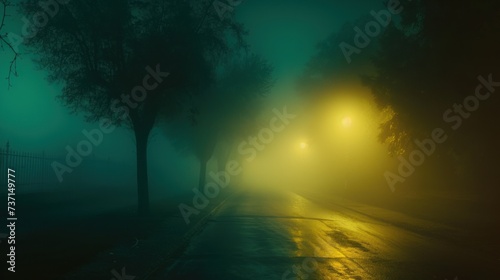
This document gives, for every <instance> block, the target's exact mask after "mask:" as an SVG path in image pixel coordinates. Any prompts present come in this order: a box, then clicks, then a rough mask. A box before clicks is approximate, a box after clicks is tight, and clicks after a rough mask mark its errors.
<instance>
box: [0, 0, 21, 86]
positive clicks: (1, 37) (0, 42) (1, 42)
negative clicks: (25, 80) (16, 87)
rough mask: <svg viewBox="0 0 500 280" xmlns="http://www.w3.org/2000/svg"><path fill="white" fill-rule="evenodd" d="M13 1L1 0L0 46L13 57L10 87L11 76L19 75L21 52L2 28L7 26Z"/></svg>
mask: <svg viewBox="0 0 500 280" xmlns="http://www.w3.org/2000/svg"><path fill="white" fill-rule="evenodd" d="M12 6H13V5H12V3H11V2H10V1H8V0H0V48H1V49H2V50H6V49H7V50H8V51H9V52H11V55H12V59H11V61H10V65H9V72H8V74H7V83H8V87H9V88H10V87H11V86H12V84H11V78H12V75H17V69H16V61H17V58H18V56H19V53H18V52H17V50H16V49H15V48H14V46H13V45H12V44H11V42H10V41H9V39H8V34H7V33H3V31H2V29H4V27H5V21H6V19H7V17H8V16H9V14H8V10H9V8H10V7H12Z"/></svg>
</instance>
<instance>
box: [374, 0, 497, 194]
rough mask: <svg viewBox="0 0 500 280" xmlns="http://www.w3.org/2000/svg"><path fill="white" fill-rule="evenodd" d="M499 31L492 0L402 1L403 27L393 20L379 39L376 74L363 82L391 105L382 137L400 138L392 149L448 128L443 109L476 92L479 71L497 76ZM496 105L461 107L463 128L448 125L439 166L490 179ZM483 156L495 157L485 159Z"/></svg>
mask: <svg viewBox="0 0 500 280" xmlns="http://www.w3.org/2000/svg"><path fill="white" fill-rule="evenodd" d="M499 30H500V4H499V3H498V2H495V1H472V0H461V1H456V2H454V3H453V5H446V4H444V3H441V2H436V1H429V0H419V1H412V2H411V3H407V6H406V8H405V12H404V13H402V18H401V25H400V26H398V25H391V26H390V27H389V28H388V29H387V31H386V32H385V33H384V35H383V36H381V37H380V41H379V43H380V49H379V52H378V53H377V55H376V56H374V57H373V62H374V65H375V67H376V73H377V74H376V75H371V76H369V77H367V78H366V80H365V81H366V83H367V85H369V86H370V87H371V88H372V90H373V93H374V95H375V97H376V100H377V102H378V104H379V105H380V106H381V107H387V106H390V107H391V108H392V109H393V110H394V117H393V118H391V119H390V120H389V121H387V122H386V123H384V124H383V125H382V127H381V128H382V130H381V135H380V136H381V137H380V139H381V140H382V141H383V142H394V140H395V139H396V140H399V141H400V143H399V144H398V145H393V146H392V148H393V149H401V150H403V151H404V150H406V151H411V150H413V148H415V147H414V144H413V141H412V140H411V139H415V138H419V139H422V138H424V137H429V134H430V132H431V131H432V130H433V129H435V128H436V127H443V126H450V124H445V123H444V121H443V120H445V119H446V117H445V114H444V113H445V112H446V111H447V110H448V109H453V110H454V108H453V106H454V104H457V105H459V106H464V102H465V98H466V97H470V96H474V94H475V92H476V88H477V86H478V85H479V84H480V81H479V80H478V76H482V77H484V78H485V79H486V80H487V79H488V76H489V75H490V74H491V77H492V79H493V80H494V81H499V80H500V71H499V69H500V68H499V67H498V65H499V63H500V57H499V56H498V55H497V53H498V49H499V48H500V42H499V41H498V40H497V39H496V38H497V37H498V35H499V33H500V32H499ZM487 90H488V89H483V93H485V92H487ZM498 104H499V100H498V99H497V98H494V97H491V98H489V99H488V100H485V101H481V102H480V104H479V107H480V108H483V109H481V111H480V112H467V110H465V109H464V110H465V114H464V117H460V118H461V120H460V124H461V125H460V129H458V127H457V129H448V130H447V132H449V136H450V137H449V139H448V140H447V142H446V143H445V144H444V146H445V148H442V149H439V151H438V155H439V156H441V157H442V158H443V160H444V164H443V166H446V165H448V166H455V167H456V168H455V169H456V170H458V169H461V170H468V172H469V175H473V176H474V177H477V174H481V176H479V177H481V178H487V179H485V180H484V181H488V180H489V182H488V183H487V184H491V182H492V180H490V179H492V178H493V174H494V171H493V166H495V165H496V164H493V162H496V159H497V158H498V152H496V150H497V149H493V147H496V145H498V141H499V140H500V139H499V133H498V130H497V129H496V128H495V127H492V126H491V121H492V120H497V119H498V117H499V113H498V110H497V109H496V108H495V107H496V106H498ZM474 111H475V110H474ZM469 114H471V115H469ZM472 114H473V116H472ZM453 115H458V114H455V113H453ZM454 122H455V121H454ZM457 122H458V120H457ZM466 123H467V125H465V124H466ZM462 124H464V125H463V126H462ZM495 154H496V155H497V156H493V155H495ZM488 157H489V158H490V159H492V162H488V161H485V159H486V158H488ZM477 162H483V163H484V164H477ZM488 170H489V171H488ZM487 173H489V175H488V174H487ZM462 175H463V174H462ZM473 184H474V185H478V183H477V181H475V182H473ZM483 185H484V184H483Z"/></svg>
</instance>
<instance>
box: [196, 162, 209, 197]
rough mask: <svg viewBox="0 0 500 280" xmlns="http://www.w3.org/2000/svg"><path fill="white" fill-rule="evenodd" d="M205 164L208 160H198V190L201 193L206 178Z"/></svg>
mask: <svg viewBox="0 0 500 280" xmlns="http://www.w3.org/2000/svg"><path fill="white" fill-rule="evenodd" d="M207 163H208V160H206V159H200V179H199V181H198V189H199V190H200V192H202V193H203V191H204V190H205V180H206V178H207Z"/></svg>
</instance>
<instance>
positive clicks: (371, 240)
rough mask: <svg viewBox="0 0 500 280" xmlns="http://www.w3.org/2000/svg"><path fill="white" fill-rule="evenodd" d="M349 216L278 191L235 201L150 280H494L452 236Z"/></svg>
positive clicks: (395, 218) (385, 216) (401, 221)
mask: <svg viewBox="0 0 500 280" xmlns="http://www.w3.org/2000/svg"><path fill="white" fill-rule="evenodd" d="M357 208H359V209H356V204H354V203H353V204H349V206H347V207H346V206H345V205H340V204H336V205H332V204H330V205H328V206H321V205H320V204H318V203H316V202H314V201H311V200H309V199H307V198H305V197H303V196H300V195H298V194H296V193H291V192H285V191H283V192H278V191H276V192H271V193H270V192H265V191H247V192H244V193H240V194H239V195H237V196H236V197H235V198H233V199H231V200H228V202H227V203H226V204H225V205H224V206H223V207H222V208H221V209H220V211H219V212H218V213H217V214H216V215H215V217H213V219H211V220H210V221H209V222H208V223H207V225H206V227H205V229H204V230H203V231H202V232H201V233H200V234H199V235H198V236H195V237H194V238H193V239H192V240H191V242H190V245H189V246H188V248H187V249H186V250H185V251H184V252H183V254H182V256H181V257H180V258H179V259H178V260H177V261H176V262H175V263H173V264H170V266H169V267H168V268H166V269H164V270H163V272H161V273H159V274H157V275H156V277H153V278H151V279H455V275H460V276H461V277H462V278H459V279H480V277H482V276H483V275H482V273H484V275H489V276H491V275H499V274H494V271H495V270H493V268H492V266H493V264H492V262H493V261H491V258H488V257H487V256H484V255H481V254H480V253H479V252H477V251H474V250H469V249H467V246H464V245H465V244H463V241H462V240H461V238H462V237H461V236H463V233H462V232H461V231H460V230H458V229H454V228H451V227H448V226H444V225H440V224H436V223H432V222H428V221H423V220H418V219H414V218H411V217H407V216H404V215H401V214H397V213H395V212H391V211H386V210H382V209H378V208H373V207H369V206H366V205H363V206H358V207H357ZM361 211H366V212H367V213H368V214H367V215H365V214H362V212H361ZM377 216H380V217H381V218H380V219H376V218H374V217H377ZM497 262H498V261H497ZM495 273H498V269H497V270H496V272H495ZM464 277H467V278H464ZM481 279H486V278H481Z"/></svg>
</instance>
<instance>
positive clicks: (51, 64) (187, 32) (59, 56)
mask: <svg viewBox="0 0 500 280" xmlns="http://www.w3.org/2000/svg"><path fill="white" fill-rule="evenodd" d="M37 2H38V1H29V2H28V3H27V4H25V5H24V6H23V8H24V12H25V13H26V14H33V13H34V12H35V11H37V10H38V9H39V7H38V5H37ZM209 3H210V1H183V0H173V1H159V0H156V1H126V0H112V1H97V0H87V1H72V2H70V3H69V4H67V5H64V6H63V5H61V6H60V10H59V12H58V14H57V15H56V16H54V17H53V18H51V19H50V21H49V22H48V24H47V25H46V26H45V27H44V28H41V29H39V30H37V35H36V36H35V37H33V38H32V39H30V40H29V41H28V45H29V46H30V47H31V48H32V49H33V50H34V51H35V52H36V53H37V54H39V55H40V58H39V59H38V60H37V62H38V64H39V65H40V66H41V67H42V68H43V69H45V70H47V71H48V72H49V73H50V75H49V80H50V81H52V82H57V81H60V82H63V83H64V87H63V90H62V95H61V96H60V98H61V100H62V101H63V102H64V104H66V105H67V106H68V107H69V108H71V109H72V110H73V111H74V112H84V113H85V116H86V119H87V120H88V121H91V122H95V121H97V120H102V119H103V118H107V119H110V120H112V122H114V123H115V124H118V125H126V126H129V127H130V128H131V129H132V130H133V131H134V134H135V140H136V153H137V187H138V212H139V214H140V215H146V214H147V213H148V212H149V193H148V174H147V173H148V172H147V171H148V168H147V147H148V139H149V135H150V132H151V130H152V128H153V126H154V125H155V122H156V119H157V116H158V113H159V112H160V111H163V112H164V113H165V114H167V115H174V114H175V113H176V112H178V110H177V103H178V101H177V100H178V98H180V96H181V95H182V94H185V93H186V92H189V91H193V90H196V88H199V87H203V86H205V85H206V83H207V80H208V79H209V78H210V76H211V75H212V74H211V71H212V69H211V68H210V67H209V64H208V61H207V59H206V57H208V56H210V57H218V56H220V54H222V53H224V52H226V51H227V49H229V48H230V47H229V46H228V45H227V43H226V41H225V38H224V37H225V35H226V34H227V32H228V31H234V32H235V33H237V34H239V32H240V27H239V26H238V25H237V24H235V23H234V22H232V21H230V20H226V21H220V20H218V19H217V15H216V14H214V13H212V11H211V10H210V9H208V7H210V6H209V5H208V4H209Z"/></svg>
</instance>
